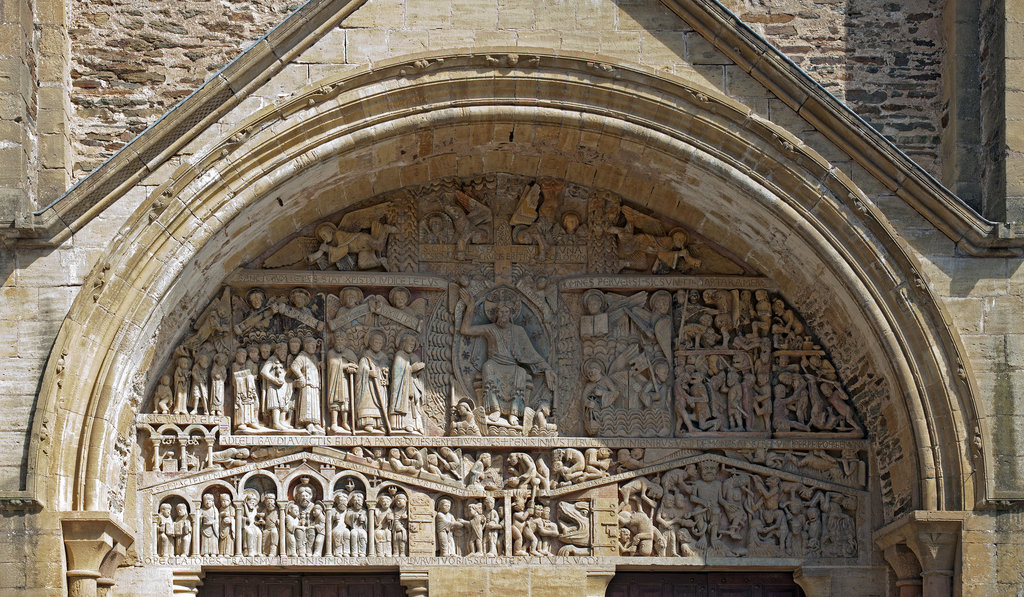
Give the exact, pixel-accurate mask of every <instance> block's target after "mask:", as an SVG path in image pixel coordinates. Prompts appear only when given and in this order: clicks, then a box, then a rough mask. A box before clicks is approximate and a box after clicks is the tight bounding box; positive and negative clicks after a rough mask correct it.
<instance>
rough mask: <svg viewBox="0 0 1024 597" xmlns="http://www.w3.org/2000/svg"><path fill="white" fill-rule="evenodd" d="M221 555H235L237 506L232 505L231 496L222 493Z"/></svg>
mask: <svg viewBox="0 0 1024 597" xmlns="http://www.w3.org/2000/svg"><path fill="white" fill-rule="evenodd" d="M218 530H219V536H220V546H219V547H220V555H222V556H233V555H235V507H234V506H232V505H231V496H230V495H228V494H226V493H222V494H220V528H219V529H218Z"/></svg>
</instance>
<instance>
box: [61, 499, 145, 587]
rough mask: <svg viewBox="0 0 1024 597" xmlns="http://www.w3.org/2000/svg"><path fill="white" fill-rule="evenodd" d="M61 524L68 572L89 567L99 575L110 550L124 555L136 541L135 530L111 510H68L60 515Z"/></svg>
mask: <svg viewBox="0 0 1024 597" xmlns="http://www.w3.org/2000/svg"><path fill="white" fill-rule="evenodd" d="M60 526H61V530H62V531H63V534H64V548H65V550H66V552H67V557H68V575H71V573H72V571H77V570H83V571H85V570H88V571H90V572H91V573H95V575H96V576H97V577H99V576H100V567H101V566H103V563H104V561H105V560H107V559H108V557H111V553H112V552H115V554H116V553H117V552H119V553H120V554H121V555H122V556H123V554H124V553H125V551H127V549H128V547H129V546H131V544H132V543H133V542H134V541H135V533H134V532H133V531H132V530H131V529H129V528H128V527H126V526H125V525H124V524H122V523H120V522H118V521H116V520H114V519H113V518H111V517H110V514H109V513H108V512H91V511H90V512H67V513H65V514H63V515H61V520H60ZM114 557H116V555H115V556H114ZM91 575H92V574H90V576H91Z"/></svg>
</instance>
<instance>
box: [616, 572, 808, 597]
mask: <svg viewBox="0 0 1024 597" xmlns="http://www.w3.org/2000/svg"><path fill="white" fill-rule="evenodd" d="M605 596H606V597H804V593H803V591H802V590H800V587H799V586H797V584H796V583H795V582H793V575H792V574H788V573H782V572H698V573H692V574H691V573H674V572H673V573H658V572H619V573H618V574H616V575H615V577H614V578H612V581H611V583H609V585H608V590H607V592H605Z"/></svg>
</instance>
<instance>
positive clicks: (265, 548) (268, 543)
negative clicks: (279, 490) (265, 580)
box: [255, 491, 281, 556]
mask: <svg viewBox="0 0 1024 597" xmlns="http://www.w3.org/2000/svg"><path fill="white" fill-rule="evenodd" d="M280 516H281V514H280V512H278V508H277V496H276V495H275V494H274V493H272V492H270V491H268V492H267V493H266V494H264V496H263V504H261V505H260V508H259V513H258V515H257V524H258V525H259V528H260V533H259V535H257V537H258V540H259V541H260V544H259V545H258V546H257V547H256V549H255V552H257V553H259V552H261V551H262V553H263V555H265V556H276V555H277V551H278V549H279V545H280V543H279V540H280V537H281V531H280V528H279V526H278V523H279V521H280Z"/></svg>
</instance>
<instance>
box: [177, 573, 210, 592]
mask: <svg viewBox="0 0 1024 597" xmlns="http://www.w3.org/2000/svg"><path fill="white" fill-rule="evenodd" d="M172 575H173V579H172V582H173V585H172V588H171V590H172V594H173V595H174V597H194V596H195V595H197V594H198V593H199V587H201V586H203V577H204V576H205V575H206V574H205V573H204V572H203V570H202V569H201V568H199V569H195V570H175V571H174V572H172Z"/></svg>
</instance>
